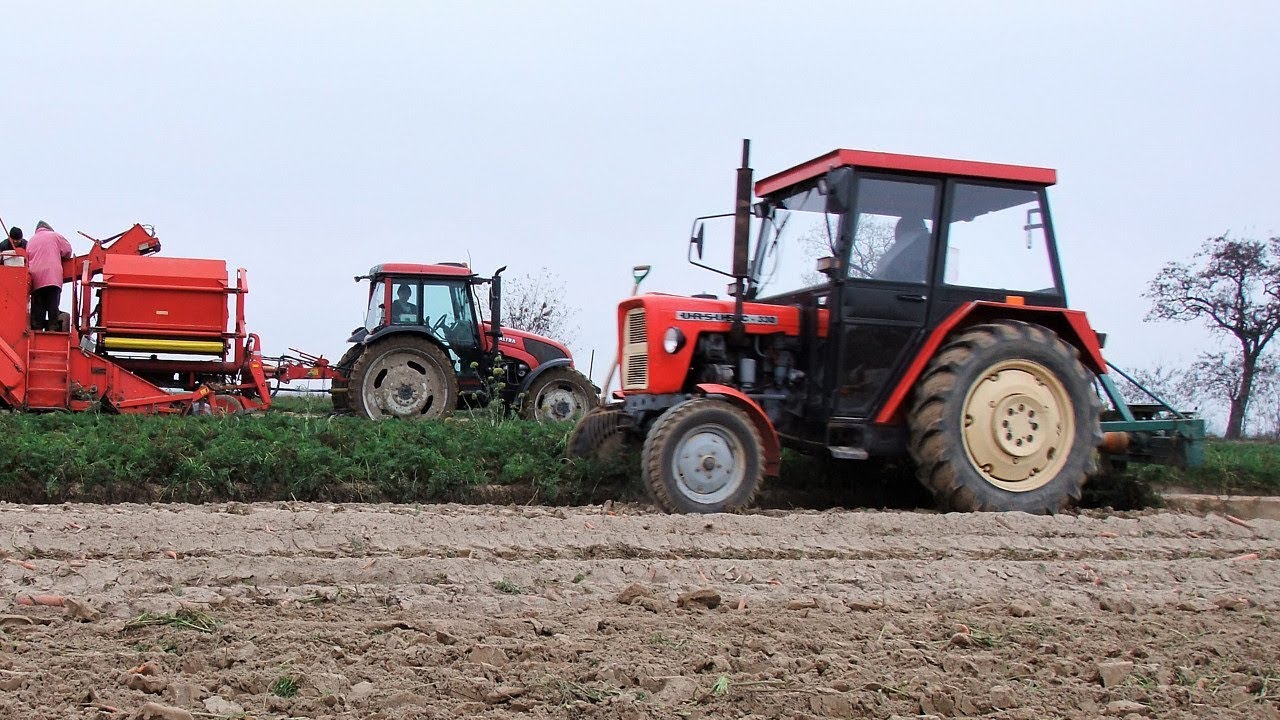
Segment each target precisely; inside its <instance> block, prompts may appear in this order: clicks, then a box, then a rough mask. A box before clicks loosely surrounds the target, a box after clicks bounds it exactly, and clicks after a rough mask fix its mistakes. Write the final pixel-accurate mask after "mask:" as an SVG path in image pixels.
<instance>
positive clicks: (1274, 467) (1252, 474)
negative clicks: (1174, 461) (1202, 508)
mask: <svg viewBox="0 0 1280 720" xmlns="http://www.w3.org/2000/svg"><path fill="white" fill-rule="evenodd" d="M1129 472H1130V473H1131V474H1132V475H1133V476H1134V477H1135V478H1138V479H1140V480H1144V481H1146V482H1150V483H1153V484H1158V485H1174V486H1179V487H1185V488H1188V489H1191V490H1197V491H1200V492H1205V493H1213V494H1280V443H1274V442H1262V441H1255V440H1210V441H1209V442H1208V444H1207V445H1206V446H1205V452H1204V464H1203V465H1202V466H1200V467H1197V468H1170V467H1161V466H1158V465H1146V466H1130V468H1129Z"/></svg>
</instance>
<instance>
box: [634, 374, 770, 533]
mask: <svg viewBox="0 0 1280 720" xmlns="http://www.w3.org/2000/svg"><path fill="white" fill-rule="evenodd" d="M641 473H642V475H643V477H644V482H645V485H646V486H647V487H648V488H649V491H650V492H651V493H652V494H653V498H654V500H656V501H657V503H658V505H659V506H660V507H661V508H662V509H663V510H666V511H667V512H686V513H714V512H733V511H735V510H739V509H741V508H745V507H748V506H749V505H751V503H752V502H753V501H754V500H755V496H756V492H757V491H758V490H759V489H760V484H761V482H763V480H764V450H763V449H762V444H761V441H760V434H759V431H757V430H756V428H755V426H754V425H752V423H751V420H750V419H749V418H748V417H747V415H746V414H745V413H743V412H742V411H741V410H739V409H737V408H736V407H734V406H733V405H730V404H729V403H727V402H724V401H723V400H711V399H707V398H693V399H691V400H686V401H684V402H682V403H680V404H679V405H676V406H675V407H673V408H671V409H670V410H668V411H667V412H665V413H663V414H662V416H661V417H659V418H658V420H657V421H656V422H655V423H654V424H653V427H652V428H650V429H649V434H648V435H647V436H646V437H645V441H644V450H643V455H642V462H641Z"/></svg>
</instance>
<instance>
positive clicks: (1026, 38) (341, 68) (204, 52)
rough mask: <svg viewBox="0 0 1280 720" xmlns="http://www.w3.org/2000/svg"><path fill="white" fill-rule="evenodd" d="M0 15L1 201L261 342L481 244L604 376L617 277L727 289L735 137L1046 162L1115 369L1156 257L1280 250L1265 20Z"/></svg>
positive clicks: (1093, 7) (1241, 12)
mask: <svg viewBox="0 0 1280 720" xmlns="http://www.w3.org/2000/svg"><path fill="white" fill-rule="evenodd" d="M0 8H2V9H3V15H2V17H3V19H4V22H3V26H4V30H5V31H4V40H3V42H0V77H2V78H3V83H2V84H0V87H2V88H3V90H4V91H5V93H4V94H5V97H4V101H3V110H0V138H2V141H0V160H2V163H0V171H2V172H3V173H4V182H3V183H0V217H3V218H4V220H5V221H6V222H7V223H9V224H10V225H13V224H17V225H19V226H21V227H22V228H23V229H24V230H26V231H27V232H28V233H30V232H31V230H32V228H33V226H34V225H35V222H36V221H37V220H39V219H45V220H47V221H49V222H50V223H51V224H52V225H53V226H54V227H55V228H57V229H59V230H60V231H62V233H63V234H64V235H66V236H67V237H68V238H69V239H70V240H71V241H72V243H73V245H74V246H75V247H76V249H77V250H78V251H83V250H85V249H86V247H87V242H86V241H84V240H83V238H80V237H79V236H77V235H75V231H76V230H84V231H85V232H87V233H89V234H90V235H95V236H99V237H102V236H108V235H112V234H114V233H116V232H119V231H121V230H124V229H125V228H127V227H128V226H129V225H130V224H132V223H133V222H143V223H149V224H152V225H154V226H155V227H156V229H157V232H158V234H159V236H160V238H161V240H162V241H163V244H164V253H165V254H166V255H170V256H187V257H215V258H218V257H223V258H226V259H227V260H228V261H229V262H230V263H232V265H233V266H243V267H245V268H247V269H248V271H249V278H250V285H251V293H250V296H249V306H248V307H249V322H250V325H251V328H252V329H253V330H255V331H256V332H258V333H259V334H260V335H261V336H262V338H263V340H264V344H265V347H266V350H267V351H268V353H272V354H274V353H281V352H285V351H286V349H287V348H288V347H291V346H292V347H299V348H302V349H306V350H310V351H312V352H323V353H325V354H327V355H329V356H330V357H336V356H337V355H339V354H341V352H342V351H343V349H344V343H343V341H344V340H345V339H346V337H347V335H348V333H349V331H350V329H351V328H352V327H354V326H356V325H358V324H360V323H361V321H362V316H363V306H364V299H365V298H364V291H363V289H362V288H361V287H360V286H358V285H357V284H356V283H354V282H353V281H352V279H351V278H352V276H353V275H356V274H359V273H362V272H364V271H366V270H367V269H368V268H369V267H370V266H371V265H373V264H375V263H378V262H383V261H395V260H403V261H418V262H434V261H441V260H466V259H467V258H470V260H471V261H472V263H473V264H474V267H475V268H476V269H477V270H478V271H481V272H484V273H488V272H490V271H492V270H493V269H494V268H496V267H497V266H499V265H509V266H510V268H511V270H510V271H509V272H510V273H521V272H535V271H537V269H538V268H539V267H541V266H546V267H547V268H549V269H550V270H551V271H553V272H554V273H556V274H558V275H559V276H560V277H562V278H563V279H564V280H565V281H566V283H567V285H568V292H567V295H566V297H565V300H566V302H567V303H568V304H569V305H570V306H572V307H574V308H576V309H577V310H578V315H577V318H576V322H577V324H578V325H580V326H581V331H580V332H579V334H578V336H577V338H576V341H575V342H574V343H573V344H572V347H573V349H574V350H575V351H576V352H577V353H578V355H579V363H580V365H581V366H582V367H583V368H584V370H585V369H586V366H587V362H588V356H589V353H590V351H591V350H593V349H594V350H595V351H596V362H595V372H594V377H595V380H596V381H597V382H599V381H600V380H601V379H602V377H603V375H604V372H605V365H606V364H607V360H606V359H605V358H606V357H607V356H611V355H612V353H613V349H614V342H615V340H614V334H615V319H614V313H615V306H616V302H617V301H618V300H620V299H621V298H622V297H623V296H625V295H626V294H627V293H628V292H629V290H630V268H631V267H632V266H633V265H635V264H637V263H649V264H652V265H653V267H654V270H653V274H652V276H651V277H650V278H649V280H648V281H646V284H645V288H646V289H648V290H661V291H667V292H677V293H691V292H699V291H704V290H711V291H714V292H721V293H722V292H723V288H724V284H725V283H724V280H723V279H722V278H720V277H719V276H715V275H711V274H710V273H708V272H706V271H702V270H698V269H695V268H691V267H688V266H687V265H686V263H685V244H686V241H687V236H688V235H687V234H688V229H689V223H690V220H691V219H692V218H693V217H694V216H696V215H700V214H708V213H713V212H724V211H728V210H729V209H731V204H732V199H733V171H734V167H735V166H736V164H737V161H738V155H739V143H740V141H741V139H742V138H744V137H749V138H751V139H752V140H753V158H752V160H753V163H752V164H753V165H754V167H755V168H756V171H757V178H759V177H762V176H764V175H765V174H770V173H773V172H777V171H779V170H782V169H785V168H787V167H790V166H791V165H794V164H797V163H799V162H802V161H804V160H807V159H810V158H812V157H815V156H817V155H820V154H822V153H825V152H827V151H829V150H832V149H834V148H837V147H846V148H857V149H868V150H882V151H889V152H901V153H909V154H922V155H939V156H944V157H956V158H963V159H973V160H986V161H996V162H1008V163H1016V164H1028V165H1040V166H1047V167H1053V168H1057V169H1058V171H1059V175H1058V178H1059V184H1058V186H1057V187H1055V188H1053V189H1052V190H1051V195H1050V198H1051V203H1052V208H1053V212H1054V221H1055V223H1056V226H1057V233H1058V240H1059V244H1060V247H1061V253H1062V256H1063V261H1064V272H1065V274H1066V281H1067V289H1068V294H1069V298H1070V300H1071V302H1072V305H1073V306H1074V307H1076V308H1079V309H1082V310H1085V311H1087V312H1088V313H1089V314H1090V317H1091V319H1092V321H1093V323H1094V325H1095V326H1096V327H1097V328H1098V329H1099V330H1102V331H1105V332H1108V333H1109V340H1108V346H1107V353H1108V356H1109V358H1110V359H1112V360H1113V361H1114V362H1117V363H1119V364H1121V365H1124V366H1130V367H1134V366H1143V365H1150V364H1152V363H1154V362H1169V361H1173V360H1176V359H1179V358H1182V359H1190V357H1191V356H1192V355H1194V353H1195V350H1196V348H1197V347H1198V345H1199V344H1201V343H1203V337H1204V336H1203V333H1201V332H1198V331H1196V332H1193V331H1189V330H1187V329H1185V328H1179V327H1176V326H1153V325H1150V324H1145V323H1143V321H1142V319H1143V316H1144V315H1145V314H1146V311H1147V302H1146V301H1145V300H1144V299H1143V298H1142V297H1141V292H1142V290H1143V288H1144V286H1145V284H1146V283H1147V281H1148V280H1149V279H1150V278H1151V277H1152V276H1153V275H1154V274H1155V273H1156V272H1157V270H1158V269H1159V267H1160V265H1161V264H1162V263H1163V262H1165V261H1166V260H1168V259H1176V258H1184V257H1187V256H1189V255H1190V254H1191V253H1192V252H1193V251H1194V250H1195V249H1196V247H1197V245H1198V244H1199V243H1200V242H1201V241H1202V240H1203V239H1204V238H1206V237H1208V236H1210V235H1216V234H1219V233H1222V232H1224V231H1227V230H1231V231H1232V232H1233V233H1236V234H1249V235H1253V236H1257V237H1266V236H1270V235H1274V234H1277V233H1278V232H1280V207H1278V203H1277V200H1276V197H1277V190H1276V187H1277V180H1276V172H1277V167H1280V139H1277V138H1280V132H1277V130H1276V123H1277V118H1278V117H1280V113H1278V112H1277V111H1278V110H1280V80H1278V79H1277V77H1276V76H1277V70H1280V55H1277V51H1276V46H1275V40H1276V37H1277V36H1278V35H1280V4H1277V3H1274V2H1229V3H1223V2H1211V3H1191V2H1170V1H1169V0H1164V1H1162V2H1114V1H1109V2H1061V3H1044V2H1016V3H1015V2H1007V3H1004V2H964V3H952V2H892V3H890V2H884V3H865V2H848V1H845V2H832V3H807V2H793V3H779V2H670V3H630V4H626V5H623V4H621V3H613V2H599V1H596V2H542V3H532V2H465V3H463V2H457V3H425V2H423V3H408V2H396V3H375V2H361V3H347V4H339V3H329V2H273V3H260V2H253V3H249V2H242V3H202V4H195V3H167V2H163V3H162V2H154V3H137V2H113V3H76V2H67V3H29V2H28V3H11V2H5V3H3V4H2V5H0ZM727 261H728V259H727V258H725V262H726V263H727ZM66 304H67V303H66V302H64V305H66Z"/></svg>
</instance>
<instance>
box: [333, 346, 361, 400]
mask: <svg viewBox="0 0 1280 720" xmlns="http://www.w3.org/2000/svg"><path fill="white" fill-rule="evenodd" d="M363 350H364V346H363V345H352V346H351V347H349V348H347V351H346V352H345V353H343V354H342V357H341V358H338V364H337V365H334V366H333V369H334V370H337V371H338V372H340V373H342V374H343V375H346V376H347V378H350V377H351V369H352V367H353V366H354V365H355V364H356V358H358V357H360V353H361V352H362V351H363ZM329 396H330V397H331V398H333V411H334V412H339V413H344V412H348V411H349V410H351V401H350V399H349V398H348V397H347V380H346V379H343V380H334V381H332V382H331V383H329Z"/></svg>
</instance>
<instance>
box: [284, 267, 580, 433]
mask: <svg viewBox="0 0 1280 720" xmlns="http://www.w3.org/2000/svg"><path fill="white" fill-rule="evenodd" d="M505 269H506V268H503V269H502V270H505ZM502 270H498V271H497V272H496V273H494V275H493V277H492V278H484V277H480V276H478V275H476V274H475V273H473V272H472V271H471V270H470V269H469V268H468V267H467V266H466V265H462V264H455V263H442V264H438V265H421V264H413V263H385V264H382V265H376V266H374V267H373V269H371V270H370V271H369V274H367V275H361V276H359V277H357V278H356V280H368V281H369V303H368V312H367V314H366V316H365V323H364V325H362V326H361V327H358V328H356V329H355V331H354V333H353V334H352V335H351V337H350V338H349V339H348V340H347V342H350V343H354V344H353V345H352V346H351V348H350V349H348V350H347V352H346V354H344V355H343V356H342V358H341V359H339V360H338V363H337V364H336V365H333V366H328V365H325V366H323V368H320V369H322V370H323V372H320V373H316V372H315V371H314V369H312V370H310V371H309V370H308V368H306V367H305V366H298V365H290V364H282V365H281V366H280V367H279V368H277V377H279V378H280V379H286V380H287V379H298V378H305V377H330V378H332V379H333V384H332V390H331V392H332V394H333V404H334V408H335V409H336V410H339V411H346V410H351V411H354V412H356V413H358V414H361V415H364V416H366V417H369V418H372V419H374V420H381V419H384V418H393V417H394V418H403V419H412V420H424V419H431V418H439V417H443V416H446V415H448V414H449V413H451V412H453V411H454V410H455V409H457V408H468V407H471V408H474V407H480V406H485V405H488V404H489V403H490V402H493V401H495V400H500V401H502V402H503V403H505V404H506V405H507V406H509V407H512V408H514V409H517V410H518V411H519V412H520V414H521V415H522V416H524V417H526V418H529V419H535V420H549V421H573V420H577V419H578V418H580V417H582V416H583V414H585V413H586V412H587V411H588V410H590V409H591V408H594V407H595V406H596V405H598V404H599V403H598V399H597V397H598V391H597V390H596V388H595V387H594V386H592V384H591V381H590V380H588V379H587V378H586V377H585V376H584V375H583V374H582V373H580V372H578V371H577V370H576V369H574V366H573V357H572V356H571V355H570V354H569V349H568V348H566V347H565V346H564V345H562V344H560V343H558V342H556V341H554V340H551V339H549V338H545V337H541V336H539V335H535V334H533V333H528V332H523V331H520V330H513V329H511V328H504V327H502V326H501V319H500V316H501V308H502V291H501V287H502V285H501V283H502ZM485 284H488V285H489V286H490V293H489V306H490V311H489V312H490V319H489V320H487V321H486V320H482V319H481V318H480V315H479V313H478V312H477V308H478V307H479V305H480V303H479V302H478V299H477V297H476V289H477V288H478V287H479V286H481V285H485ZM310 360H312V361H313V362H314V360H315V359H310ZM316 364H317V365H318V364H319V363H316Z"/></svg>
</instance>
